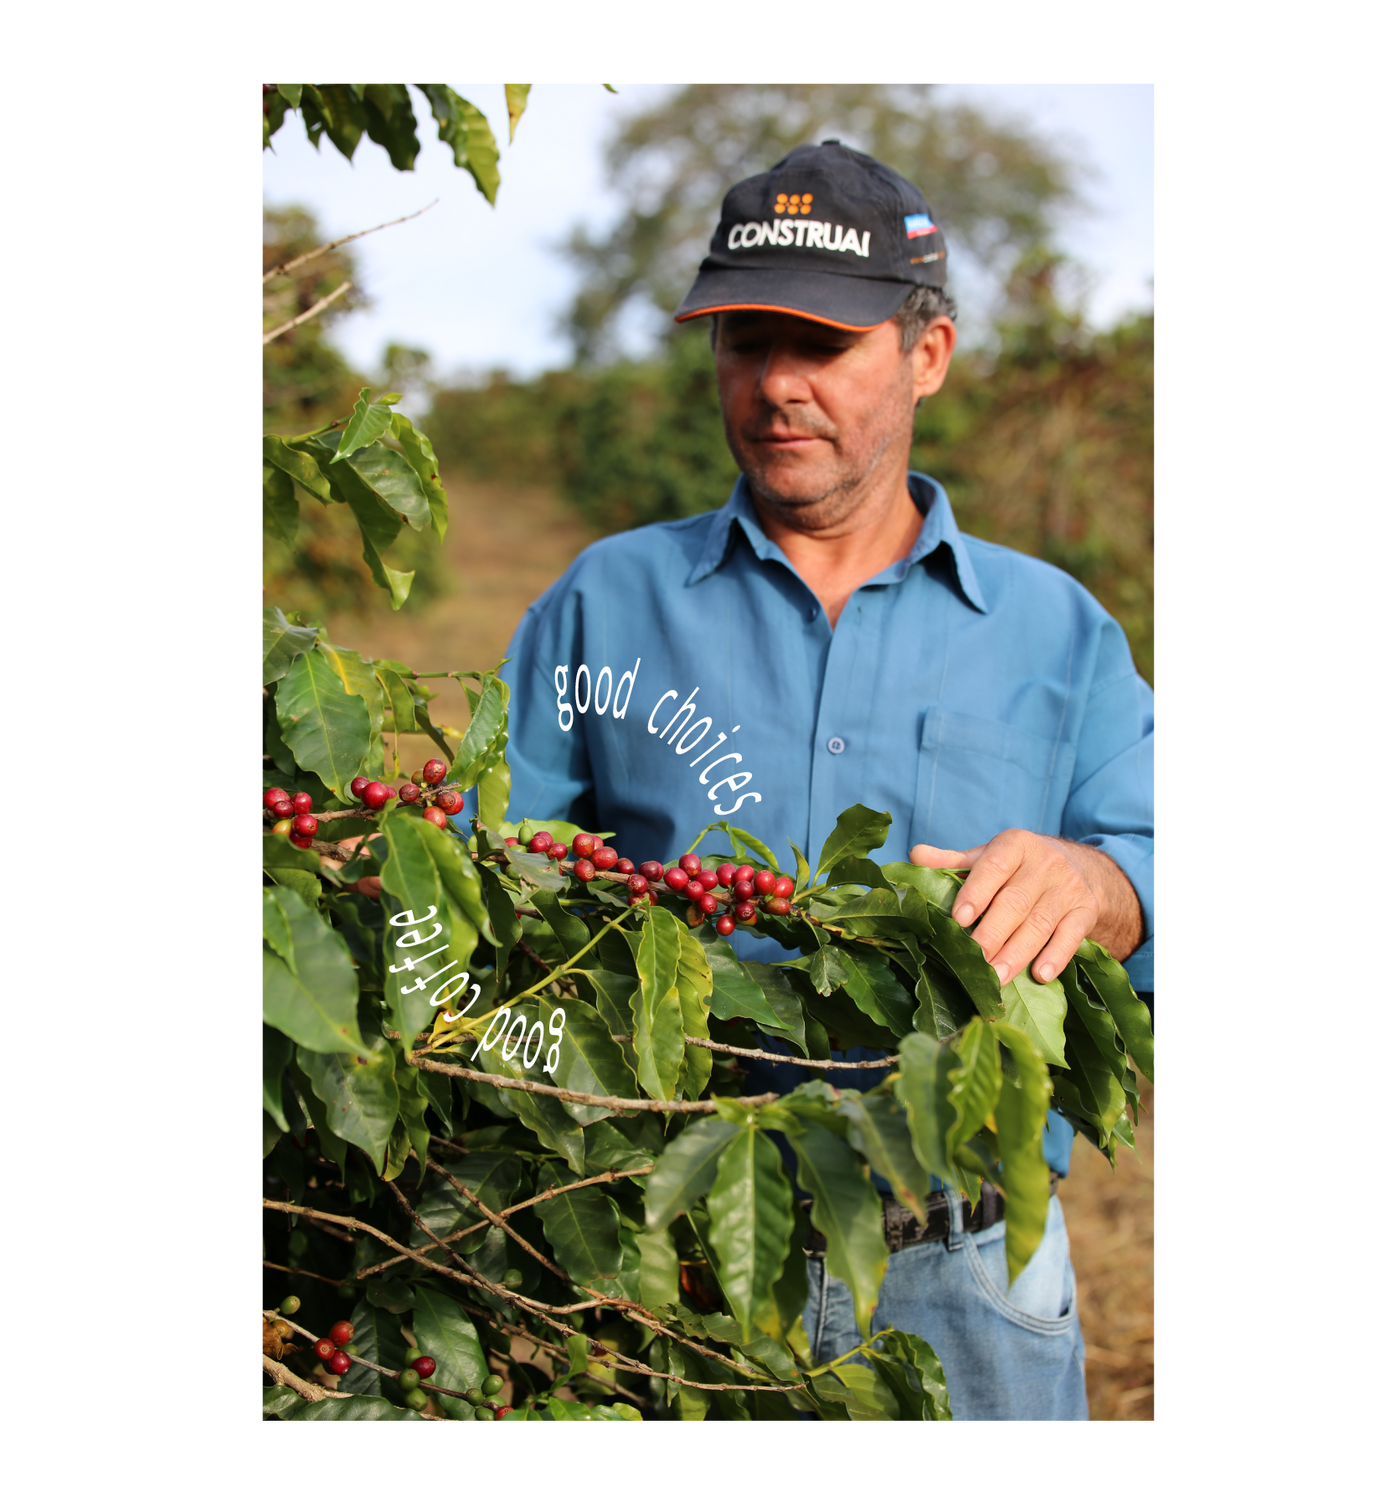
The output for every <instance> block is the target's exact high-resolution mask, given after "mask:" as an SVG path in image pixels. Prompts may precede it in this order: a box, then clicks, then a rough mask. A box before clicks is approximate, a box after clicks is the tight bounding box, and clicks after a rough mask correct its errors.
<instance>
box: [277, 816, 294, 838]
mask: <svg viewBox="0 0 1400 1507" xmlns="http://www.w3.org/2000/svg"><path fill="white" fill-rule="evenodd" d="M272 830H273V831H274V832H284V833H286V834H287V835H288V836H290V835H291V831H292V819H291V817H290V816H284V817H283V818H282V820H281V821H280V822H273V824H272Z"/></svg>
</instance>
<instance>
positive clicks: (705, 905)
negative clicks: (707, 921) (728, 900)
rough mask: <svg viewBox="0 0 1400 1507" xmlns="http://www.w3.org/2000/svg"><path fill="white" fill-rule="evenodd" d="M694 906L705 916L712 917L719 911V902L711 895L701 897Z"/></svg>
mask: <svg viewBox="0 0 1400 1507" xmlns="http://www.w3.org/2000/svg"><path fill="white" fill-rule="evenodd" d="M695 904H696V906H697V907H698V908H699V910H700V913H701V914H702V915H705V916H713V915H714V913H715V912H716V911H717V910H718V909H719V901H718V900H716V899H715V897H714V896H713V895H709V894H705V895H701V896H700V898H699V899H698V900H697V901H696V902H695Z"/></svg>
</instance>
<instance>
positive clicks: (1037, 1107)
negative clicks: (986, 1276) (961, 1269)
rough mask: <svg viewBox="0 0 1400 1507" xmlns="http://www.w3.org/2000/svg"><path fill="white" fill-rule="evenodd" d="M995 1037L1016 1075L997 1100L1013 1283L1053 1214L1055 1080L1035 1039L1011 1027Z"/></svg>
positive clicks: (1007, 1077) (1000, 1028)
mask: <svg viewBox="0 0 1400 1507" xmlns="http://www.w3.org/2000/svg"><path fill="white" fill-rule="evenodd" d="M992 1031H993V1032H994V1033H995V1035H996V1038H997V1040H998V1041H1000V1042H1001V1044H1002V1045H1003V1046H1004V1047H1005V1048H1006V1049H1007V1051H1008V1052H1010V1053H1011V1058H1012V1061H1013V1062H1014V1063H1015V1068H1016V1070H1015V1073H1014V1074H1011V1073H1004V1074H1003V1076H1002V1081H1001V1093H1000V1094H999V1096H998V1098H997V1110H996V1121H997V1146H998V1148H999V1149H1000V1151H1001V1185H1002V1191H1003V1192H1004V1193H1005V1194H1006V1270H1007V1282H1008V1284H1009V1283H1012V1282H1014V1281H1015V1280H1016V1278H1017V1277H1018V1276H1020V1274H1021V1272H1022V1271H1024V1270H1025V1267H1026V1263H1027V1262H1028V1261H1029V1260H1030V1259H1031V1257H1032V1256H1033V1255H1035V1251H1036V1247H1037V1246H1038V1245H1039V1244H1040V1241H1041V1237H1042V1236H1043V1235H1044V1233H1045V1216H1046V1214H1047V1212H1048V1211H1049V1208H1050V1171H1049V1168H1048V1167H1046V1165H1045V1155H1044V1152H1043V1149H1042V1142H1041V1132H1042V1130H1043V1129H1044V1127H1045V1112H1046V1110H1047V1109H1048V1108H1049V1106H1050V1075H1049V1073H1047V1072H1046V1070H1045V1062H1044V1059H1043V1058H1042V1057H1041V1055H1040V1053H1039V1052H1038V1051H1037V1049H1036V1047H1035V1045H1034V1043H1033V1042H1032V1040H1031V1038H1030V1037H1029V1036H1028V1035H1026V1034H1025V1033H1024V1032H1022V1031H1019V1030H1017V1029H1016V1027H1015V1026H1013V1025H1012V1024H1011V1023H1010V1022H1009V1021H996V1022H995V1023H994V1024H993V1025H992Z"/></svg>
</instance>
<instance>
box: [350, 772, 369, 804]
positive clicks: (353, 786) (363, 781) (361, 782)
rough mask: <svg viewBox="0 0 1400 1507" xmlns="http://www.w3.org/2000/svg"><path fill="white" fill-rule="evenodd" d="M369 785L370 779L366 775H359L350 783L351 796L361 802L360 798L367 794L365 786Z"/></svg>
mask: <svg viewBox="0 0 1400 1507" xmlns="http://www.w3.org/2000/svg"><path fill="white" fill-rule="evenodd" d="M368 784H369V779H368V778H367V777H366V776H365V775H362V774H357V775H356V776H355V778H354V779H353V780H351V781H350V794H351V796H352V797H353V798H354V799H355V800H359V798H360V797H361V796H362V795H363V794H364V792H365V786H366V785H368Z"/></svg>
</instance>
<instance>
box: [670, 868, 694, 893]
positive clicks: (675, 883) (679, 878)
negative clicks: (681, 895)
mask: <svg viewBox="0 0 1400 1507" xmlns="http://www.w3.org/2000/svg"><path fill="white" fill-rule="evenodd" d="M689 883H690V875H689V874H687V873H686V871H685V870H684V869H667V870H666V888H667V889H672V890H676V891H680V890H683V889H684V888H685V887H686V885H688V884H689Z"/></svg>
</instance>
